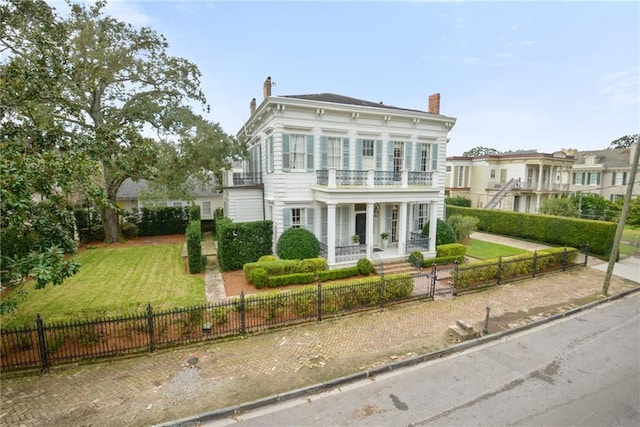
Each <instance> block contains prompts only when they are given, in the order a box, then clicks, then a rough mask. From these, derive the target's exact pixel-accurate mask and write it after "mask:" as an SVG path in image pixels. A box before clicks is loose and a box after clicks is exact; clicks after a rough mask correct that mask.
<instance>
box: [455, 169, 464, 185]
mask: <svg viewBox="0 0 640 427" xmlns="http://www.w3.org/2000/svg"><path fill="white" fill-rule="evenodd" d="M456 187H464V166H458V179H457V183H456Z"/></svg>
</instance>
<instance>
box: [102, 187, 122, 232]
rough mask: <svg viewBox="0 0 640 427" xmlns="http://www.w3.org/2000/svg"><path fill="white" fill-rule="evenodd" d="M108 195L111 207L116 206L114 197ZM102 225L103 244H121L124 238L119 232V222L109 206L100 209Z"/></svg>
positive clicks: (116, 213)
mask: <svg viewBox="0 0 640 427" xmlns="http://www.w3.org/2000/svg"><path fill="white" fill-rule="evenodd" d="M108 193H109V201H110V202H111V204H112V205H113V206H116V195H115V194H111V191H108ZM101 215H102V224H103V227H104V242H105V243H117V242H122V241H123V240H124V238H123V237H122V233H121V232H120V221H119V220H118V212H117V211H116V210H115V209H112V208H110V207H109V206H103V207H102V212H101Z"/></svg>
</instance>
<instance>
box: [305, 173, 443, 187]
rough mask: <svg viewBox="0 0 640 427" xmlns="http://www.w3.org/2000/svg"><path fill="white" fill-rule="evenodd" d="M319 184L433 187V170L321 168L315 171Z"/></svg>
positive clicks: (328, 185) (330, 185)
mask: <svg viewBox="0 0 640 427" xmlns="http://www.w3.org/2000/svg"><path fill="white" fill-rule="evenodd" d="M316 174H317V181H316V183H317V184H318V185H320V186H325V187H327V188H329V189H345V188H352V187H356V188H376V187H387V188H388V187H399V188H407V189H410V188H412V189H413V188H415V187H429V188H431V187H433V183H434V173H433V172H414V171H408V170H402V171H398V172H396V171H375V170H341V169H321V170H318V171H316Z"/></svg>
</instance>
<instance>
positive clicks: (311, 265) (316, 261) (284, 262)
mask: <svg viewBox="0 0 640 427" xmlns="http://www.w3.org/2000/svg"><path fill="white" fill-rule="evenodd" d="M256 268H262V269H264V270H265V271H266V273H267V276H269V277H271V276H283V275H288V274H296V273H316V272H317V271H322V270H326V269H327V260H326V259H324V258H309V259H303V260H299V259H276V260H275V261H262V262H260V261H258V262H248V263H246V264H245V265H243V266H242V272H243V275H244V279H245V280H246V281H247V282H248V283H252V271H253V270H255V269H256Z"/></svg>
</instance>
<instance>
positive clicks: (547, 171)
mask: <svg viewBox="0 0 640 427" xmlns="http://www.w3.org/2000/svg"><path fill="white" fill-rule="evenodd" d="M574 161H575V158H574V157H573V156H569V155H567V154H566V153H564V152H562V151H558V152H555V153H552V154H547V153H537V152H514V153H503V154H495V155H487V156H479V157H464V156H455V157H447V163H446V177H445V194H446V195H447V196H449V197H466V198H468V199H471V201H472V207H475V208H487V209H501V210H508V211H515V212H529V213H537V212H538V209H539V207H540V205H541V204H542V202H543V201H544V200H546V199H549V198H552V197H558V196H560V195H563V194H569V191H570V185H571V170H572V167H573V164H574Z"/></svg>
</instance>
